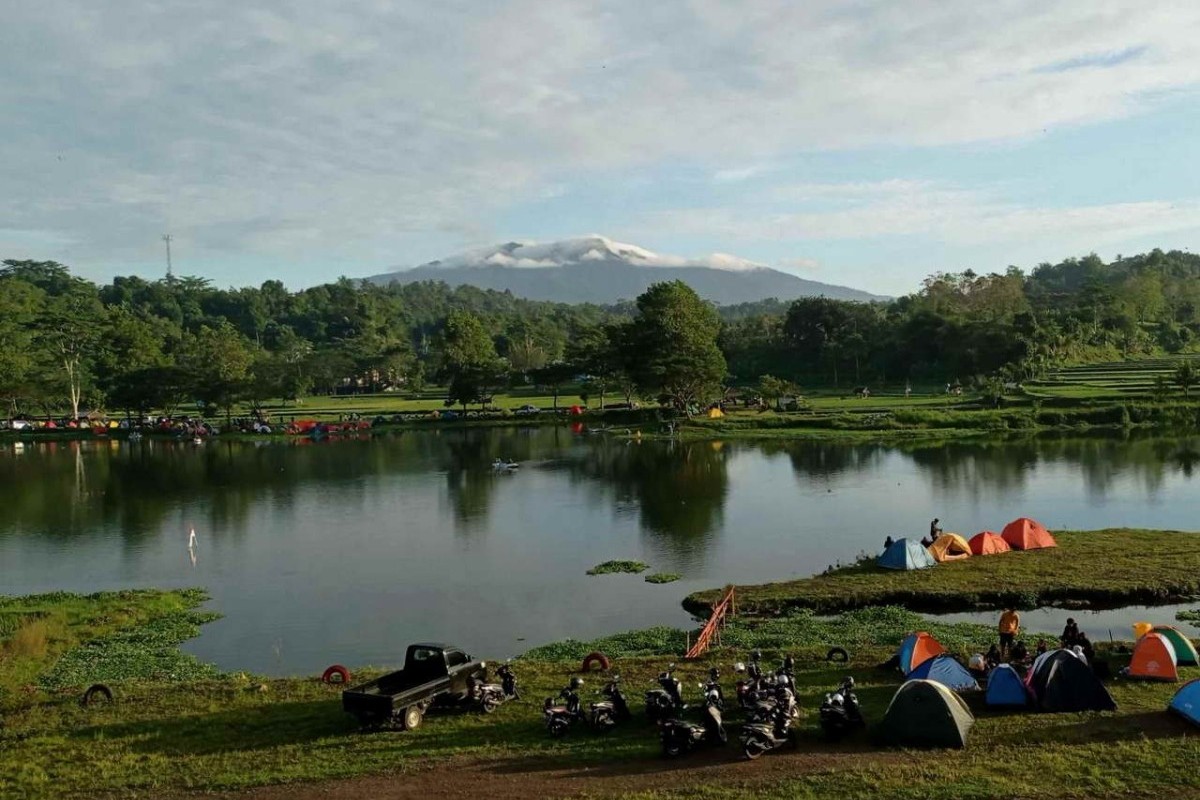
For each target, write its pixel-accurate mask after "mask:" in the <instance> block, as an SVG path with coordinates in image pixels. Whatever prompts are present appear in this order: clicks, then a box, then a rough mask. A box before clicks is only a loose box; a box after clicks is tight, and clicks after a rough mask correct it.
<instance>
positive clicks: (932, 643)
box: [896, 631, 946, 675]
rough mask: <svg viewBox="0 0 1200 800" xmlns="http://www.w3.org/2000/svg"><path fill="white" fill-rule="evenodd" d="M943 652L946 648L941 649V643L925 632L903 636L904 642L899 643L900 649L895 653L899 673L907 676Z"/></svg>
mask: <svg viewBox="0 0 1200 800" xmlns="http://www.w3.org/2000/svg"><path fill="white" fill-rule="evenodd" d="M944 652H946V648H944V647H942V644H941V642H939V641H938V640H937V639H935V638H933V637H932V636H930V635H929V634H928V633H926V632H925V631H917V632H916V633H910V634H909V635H908V636H905V637H904V640H903V641H901V642H900V649H899V650H897V651H896V659H897V661H898V662H899V666H900V671H901V672H903V673H904V674H905V675H907V674H908V673H910V672H912V671H913V670H914V669H916V668H917V667H919V666H921V665H922V664H924V663H925V662H926V661H928V660H929V659H931V658H933V657H934V656H939V655H941V654H942V653H944Z"/></svg>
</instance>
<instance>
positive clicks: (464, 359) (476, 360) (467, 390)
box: [441, 311, 504, 411]
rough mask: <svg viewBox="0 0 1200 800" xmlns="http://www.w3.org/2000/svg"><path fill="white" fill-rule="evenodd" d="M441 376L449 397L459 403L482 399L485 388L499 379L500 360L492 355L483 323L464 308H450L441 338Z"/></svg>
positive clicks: (492, 349)
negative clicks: (447, 387)
mask: <svg viewBox="0 0 1200 800" xmlns="http://www.w3.org/2000/svg"><path fill="white" fill-rule="evenodd" d="M441 359H442V369H441V374H442V377H443V378H444V379H445V380H447V381H448V384H449V387H450V398H449V399H450V400H452V401H454V402H457V403H461V404H462V406H463V410H464V411H465V410H466V407H467V404H468V403H473V402H482V401H483V399H484V398H485V397H487V396H488V393H487V391H486V389H487V388H488V387H489V386H494V385H495V384H496V383H497V382H498V381H499V379H500V374H501V373H502V371H503V368H504V364H503V362H502V361H501V360H500V358H499V357H498V356H497V355H496V346H495V344H494V343H493V342H492V339H491V337H490V336H488V334H487V331H485V330H484V328H483V323H482V322H480V320H479V318H478V317H476V316H475V315H474V314H471V313H470V312H467V311H451V312H450V314H449V315H448V316H447V317H446V327H445V330H444V331H443V332H442V341H441Z"/></svg>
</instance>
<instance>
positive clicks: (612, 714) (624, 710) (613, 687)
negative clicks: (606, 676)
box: [588, 675, 633, 731]
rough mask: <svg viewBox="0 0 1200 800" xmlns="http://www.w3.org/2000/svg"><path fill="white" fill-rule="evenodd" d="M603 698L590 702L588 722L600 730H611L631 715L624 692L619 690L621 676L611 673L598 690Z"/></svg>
mask: <svg viewBox="0 0 1200 800" xmlns="http://www.w3.org/2000/svg"><path fill="white" fill-rule="evenodd" d="M600 694H602V695H604V697H605V698H607V699H605V700H601V701H599V702H595V703H592V705H591V708H590V709H589V711H588V722H590V723H591V725H592V727H593V728H596V729H597V730H600V731H607V730H611V729H612V728H614V727H616V725H617V723H618V722H624V721H625V720H627V719H629V718H631V717H632V716H633V714H632V713H630V711H629V701H628V699H627V698H626V697H625V692H623V691H621V676H620V675H613V676H612V678H611V679H610V680H609V682H608V683H606V684H605V685H604V688H603V689H602V690H601V691H600Z"/></svg>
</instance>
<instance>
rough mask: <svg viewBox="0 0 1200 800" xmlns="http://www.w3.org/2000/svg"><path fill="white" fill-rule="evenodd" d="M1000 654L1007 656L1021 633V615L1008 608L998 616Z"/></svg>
mask: <svg viewBox="0 0 1200 800" xmlns="http://www.w3.org/2000/svg"><path fill="white" fill-rule="evenodd" d="M999 627H1000V652H1001V653H1005V654H1007V653H1008V651H1009V648H1011V647H1012V645H1013V642H1014V641H1016V639H1017V634H1018V633H1020V632H1021V615H1020V614H1018V613H1017V612H1016V610H1015V609H1012V608H1009V609H1007V610H1005V612H1004V613H1003V614H1001V615H1000V626H999Z"/></svg>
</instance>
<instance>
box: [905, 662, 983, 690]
mask: <svg viewBox="0 0 1200 800" xmlns="http://www.w3.org/2000/svg"><path fill="white" fill-rule="evenodd" d="M908 677H909V679H917V678H919V679H921V680H926V681H937V682H938V683H940V684H941V685H942V686H948V687H949V688H951V689H953V690H954V691H956V692H967V691H972V690H974V691H978V690H979V684H978V683H977V682H976V680H975V677H974V676H973V675H972V674H971V673H970V672H969V671H967V668H966V667H964V666H963V665H962V664H960V663H958V661H957V660H956V659H955V658H954V656H948V655H946V654H945V653H943V654H942V655H940V656H934V657H933V658H927V659H925V661H924V663H922V664H918V665H917V666H916V667H915V668H914V669H913V671H912V672H910V673H908Z"/></svg>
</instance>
